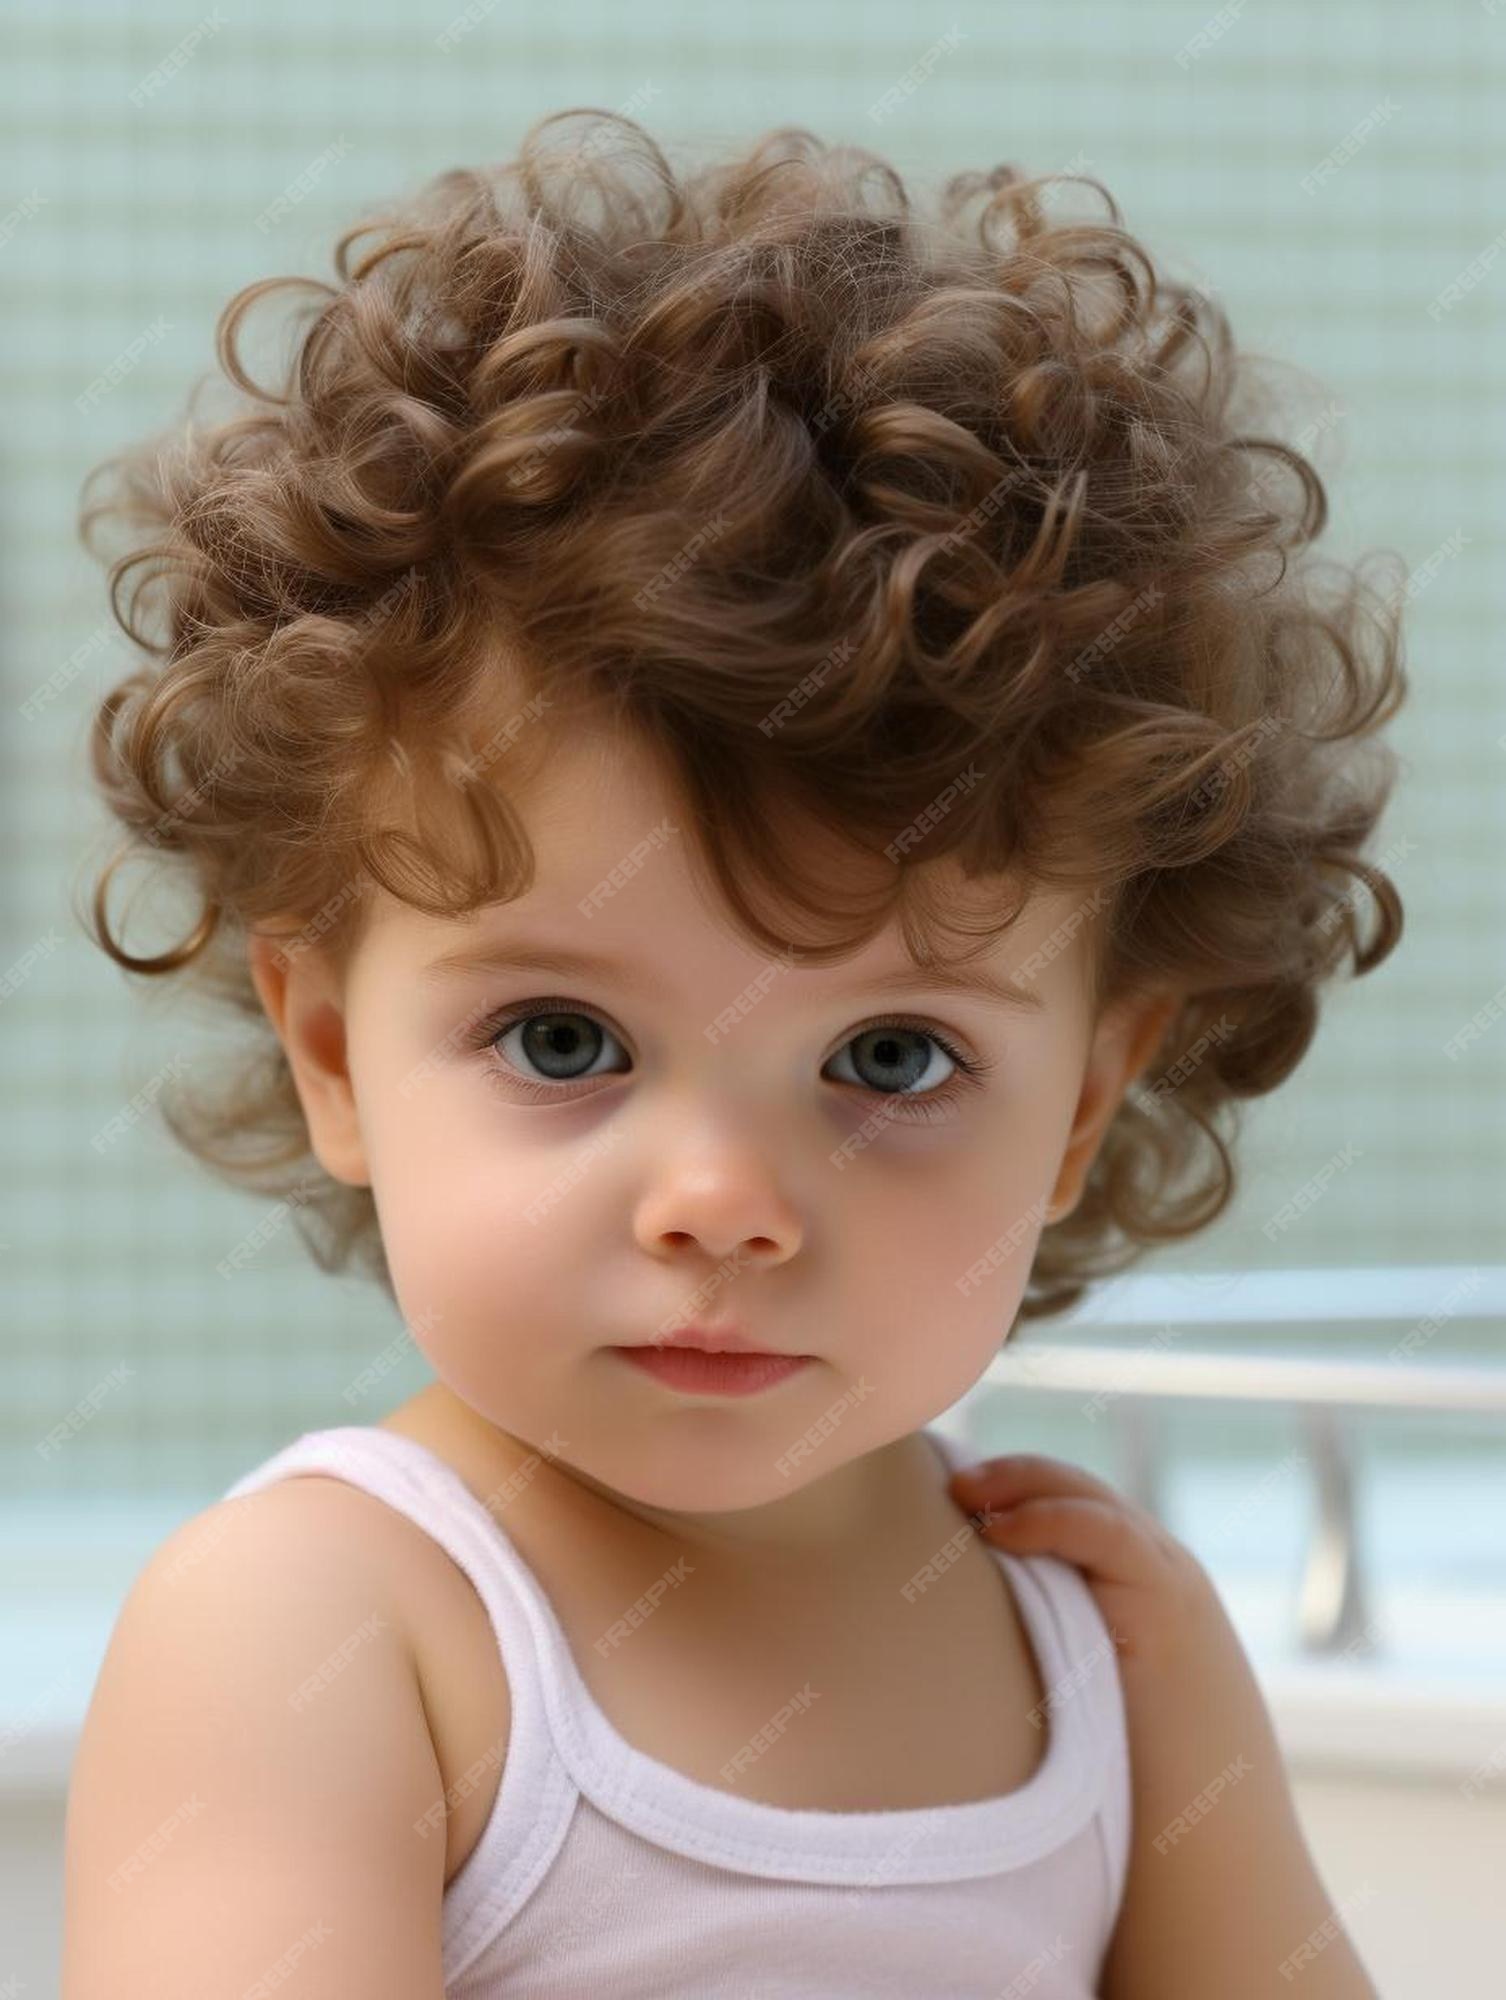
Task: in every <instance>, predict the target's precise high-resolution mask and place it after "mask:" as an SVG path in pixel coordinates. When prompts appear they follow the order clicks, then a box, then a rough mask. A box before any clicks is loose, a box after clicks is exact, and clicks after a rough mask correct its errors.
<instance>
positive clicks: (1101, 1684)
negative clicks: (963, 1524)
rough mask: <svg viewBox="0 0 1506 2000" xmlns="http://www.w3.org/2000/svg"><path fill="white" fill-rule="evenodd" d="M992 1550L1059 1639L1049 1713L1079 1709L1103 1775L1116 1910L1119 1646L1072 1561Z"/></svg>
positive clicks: (1125, 1772)
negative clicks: (1059, 1664)
mask: <svg viewBox="0 0 1506 2000" xmlns="http://www.w3.org/2000/svg"><path fill="white" fill-rule="evenodd" d="M926 1436H927V1437H929V1438H930V1439H931V1440H932V1442H933V1443H934V1444H935V1446H936V1448H937V1451H938V1453H939V1454H940V1456H941V1458H942V1459H943V1460H944V1461H945V1463H946V1465H947V1468H948V1470H949V1471H952V1472H960V1471H961V1470H962V1468H963V1467H964V1466H967V1465H972V1464H976V1463H977V1456H978V1455H977V1454H976V1453H973V1452H970V1451H968V1450H967V1449H965V1448H964V1447H963V1446H962V1445H961V1444H959V1443H958V1442H957V1440H956V1439H954V1438H950V1437H947V1436H946V1435H945V1434H944V1433H943V1432H941V1431H940V1430H938V1429H937V1428H935V1427H934V1426H930V1427H928V1428H927V1430H926ZM989 1547H990V1549H991V1550H992V1553H993V1554H994V1555H995V1556H997V1558H998V1559H999V1561H1000V1563H1001V1564H1002V1565H1003V1567H1004V1569H1005V1571H1006V1572H1007V1573H1008V1576H1009V1579H1010V1582H1011V1583H1012V1584H1013V1585H1014V1588H1015V1593H1016V1596H1017V1597H1024V1596H1026V1595H1029V1596H1030V1597H1032V1598H1033V1599H1034V1601H1035V1603H1036V1604H1037V1606H1038V1607H1039V1608H1040V1609H1041V1610H1042V1611H1043V1612H1044V1615H1045V1616H1046V1618H1047V1619H1048V1620H1049V1623H1050V1626H1051V1628H1052V1630H1053V1632H1054V1634H1055V1636H1056V1641H1057V1645H1056V1652H1057V1655H1058V1657H1059V1658H1060V1659H1061V1660H1063V1661H1065V1662H1066V1670H1065V1672H1063V1673H1062V1674H1060V1675H1059V1676H1058V1678H1057V1680H1056V1681H1055V1682H1053V1684H1052V1685H1051V1686H1050V1687H1048V1688H1047V1690H1046V1707H1047V1712H1048V1714H1049V1715H1050V1716H1051V1718H1052V1719H1053V1721H1054V1720H1055V1719H1057V1718H1058V1717H1059V1716H1060V1713H1061V1709H1062V1707H1063V1706H1064V1705H1065V1704H1067V1703H1076V1704H1078V1705H1079V1706H1080V1708H1081V1711H1082V1719H1083V1722H1084V1724H1085V1726H1086V1732H1087V1735H1088V1737H1089V1740H1090V1742H1091V1743H1092V1745H1093V1761H1094V1763H1095V1765H1096V1768H1097V1770H1098V1772H1099V1773H1100V1774H1101V1777H1102V1798H1101V1807H1100V1811H1101V1820H1102V1826H1103V1837H1104V1847H1105V1856H1104V1858H1105V1866H1106V1869H1107V1874H1108V1890H1109V1898H1110V1904H1109V1906H1110V1908H1111V1909H1116V1910H1117V1909H1118V1907H1119V1904H1120V1900H1121V1898H1122V1896H1123V1893H1124V1886H1125V1882H1126V1880H1127V1878H1128V1874H1129V1858H1130V1838H1131V1830H1132V1829H1131V1795H1132V1781H1131V1769H1130V1748H1129V1727H1128V1718H1127V1716H1126V1713H1125V1707H1124V1686H1123V1683H1122V1681H1121V1680H1120V1677H1119V1652H1118V1648H1117V1646H1116V1645H1115V1643H1114V1637H1113V1634H1112V1632H1111V1631H1110V1629H1109V1624H1108V1620H1107V1619H1106V1618H1105V1617H1104V1615H1103V1612H1102V1610H1101V1609H1100V1608H1099V1604H1098V1600H1097V1598H1096V1597H1094V1595H1093V1593H1092V1591H1091V1590H1090V1589H1089V1587H1088V1582H1087V1579H1086V1577H1084V1575H1083V1573H1082V1571H1081V1570H1080V1569H1078V1568H1077V1567H1076V1565H1075V1564H1073V1563H1069V1562H1064V1561H1063V1560H1062V1559H1061V1558H1060V1557H1059V1556H1051V1555H1033V1556H1022V1555H1011V1554H1010V1552H1009V1551H1008V1550H1007V1549H1000V1548H994V1547H993V1545H992V1544H989ZM1021 1609H1022V1610H1025V1609H1026V1606H1025V1605H1023V1604H1022V1606H1021ZM1031 1622H1032V1623H1033V1622H1034V1621H1033V1620H1032V1621H1031Z"/></svg>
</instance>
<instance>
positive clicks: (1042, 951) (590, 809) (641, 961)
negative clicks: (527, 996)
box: [367, 716, 1093, 997]
mask: <svg viewBox="0 0 1506 2000" xmlns="http://www.w3.org/2000/svg"><path fill="white" fill-rule="evenodd" d="M529 748H530V756H529V757H528V759H526V760H520V762H519V764H518V766H517V768H516V778H515V779H513V782H512V784H511V786H510V789H509V798H510V800H511V802H512V804H513V805H514V807H515V808H516V810H517V812H518V815H519V817H520V819H521V820H522V823H523V826H524V828H525V830H526V832H527V835H528V840H529V844H530V847H531V849H532V852H533V859H534V873H533V880H532V882H531V885H530V886H529V887H528V888H527V889H526V890H525V891H524V892H523V893H522V894H521V895H519V896H518V897H516V898H514V899H512V900H510V901H504V902H498V903H493V904H490V905H488V906H486V907H484V908H482V909H480V910H477V911H474V912H472V913H471V914H470V915H468V916H465V917H461V918H446V917H436V916H432V915H429V914H427V913H425V912H423V911H419V910H415V909H412V908H411V907H409V906H408V905H406V904H404V903H403V902H401V901H400V900H399V899H398V898H396V897H393V896H391V895H389V894H388V893H387V892H385V891H379V892H378V894H377V897H376V900H375V902H374V905H373V909H372V916H371V923H370V926H369V929H368V933H367V936H368V940H369V942H370V944H371V945H372V946H373V947H374V948H375V949H376V950H377V951H378V952H379V953H380V954H381V955H382V956H383V957H384V958H386V959H387V960H388V962H390V961H391V959H392V958H393V957H394V956H395V957H397V958H399V959H401V960H402V961H403V962H404V963H406V964H408V965H414V964H417V965H419V966H427V965H428V964H430V963H431V962H432V961H434V960H435V959H437V958H439V957H441V956H449V955H454V954H457V953H465V952H468V951H471V950H475V951H477V952H484V951H485V950H486V948H488V947H490V946H506V945H509V944H512V943H514V942H517V941H520V940H526V941H527V942H528V943H529V944H539V943H542V944H543V945H544V946H546V947H548V946H551V945H552V946H555V947H558V948H559V949H561V950H564V951H568V950H570V949H572V948H574V949H576V950H579V951H581V952H589V953H590V954H592V955H593V956H596V957H599V958H601V959H610V960H615V961H618V962H620V963H621V964H623V965H624V966H635V967H641V966H647V967H648V968H655V967H656V966H657V969H658V972H659V974H660V978H661V980H662V983H663V984H664V985H665V986H666V987H670V986H674V985H675V984H677V983H678V978H679V975H680V974H681V973H683V972H685V971H686V970H687V969H688V968H689V967H690V966H691V965H692V964H694V965H695V966H696V967H698V968H701V969H703V970H704V971H705V972H706V974H707V976H708V977H709V979H710V980H711V981H712V982H713V983H714V984H719V985H720V986H721V987H722V988H723V989H724V990H731V991H736V990H737V988H738V986H739V985H740V984H742V983H743V982H745V981H746V980H747V979H748V978H749V977H750V976H755V975H756V974H757V973H758V972H759V970H760V969H762V968H766V967H767V966H768V964H769V962H770V953H769V952H768V950H767V949H765V948H763V947H762V946H760V945H759V944H758V943H757V942H756V941H755V940H752V939H750V938H748V937H747V936H746V935H745V934H744V933H743V932H742V931H741V929H740V928H739V927H738V925H737V924H736V922H735V921H734V919H733V916H732V914H731V912H730V911H729V910H727V909H726V908H725V906H724V904H723V902H722V899H721V898H720V897H719V895H718V894H717V892H716V888H715V884H714V880H713V879H712V878H711V877H710V876H709V874H708V872H707V870H706V869H705V867H704V866H703V864H702V856H701V853H700V849H699V843H698V838H697V830H696V827H695V825H694V824H693V822H692V819H691V815H690V813H689V809H688V806H687V802H686V801H685V799H684V798H683V796H682V795H681V793H680V790H679V787H678V785H677V783H676V780H675V773H674V770H673V767H672V765H671V763H670V761H669V760H668V759H667V758H666V757H664V756H662V755H660V754H659V753H657V752H656V750H655V748H654V746H653V745H652V744H651V743H649V742H647V741H645V740H644V738H643V737H642V736H641V734H639V733H637V732H635V731H631V730H626V729H622V728H620V727H619V728H614V727H613V726H612V724H611V723H610V721H608V720H606V719H604V718H602V717H600V716H591V717H588V718H582V719H580V720H574V719H572V721H571V722H570V723H569V724H568V725H566V726H562V727H560V728H558V729H556V730H552V731H551V733H550V740H549V741H548V743H547V747H544V746H542V745H541V743H540V742H539V741H535V742H534V743H532V744H531V745H530V746H529ZM510 778H513V773H512V772H510V771H508V770H506V769H505V768H500V767H499V774H498V781H499V782H506V781H507V780H508V779H510ZM794 844H795V848H796V851H797V853H798V859H799V866H800V867H801V869H802V870H804V871H809V873H810V874H811V876H812V877H813V878H814V879H815V880H816V881H818V882H819V884H820V887H821V890H822V893H823V895H824V896H826V897H829V898H830V900H831V903H832V906H833V907H834V908H840V909H843V910H850V911H851V913H852V917H851V920H850V921H851V924H852V927H854V928H855V927H856V920H857V917H858V913H860V912H861V911H862V910H864V909H871V908H872V907H873V902H874V898H875V897H876V895H878V894H880V893H881V892H882V891H883V890H884V889H886V888H887V887H888V886H889V885H890V884H892V881H893V869H892V866H891V865H890V863H889V862H888V861H887V860H886V859H884V858H883V857H882V856H875V855H873V854H870V853H866V852H864V851H863V850H861V849H860V848H858V847H857V846H856V845H854V844H853V843H852V842H849V841H844V840H843V839H841V838H840V837H839V836H838V835H837V834H836V833H835V832H834V831H833V829H831V828H829V827H826V826H823V825H821V824H819V823H817V822H813V821H812V822H806V821H802V822H801V823H800V824H799V826H798V829H797V830H796V833H795V841H794ZM920 866H921V868H922V870H923V872H924V873H925V874H926V876H927V878H928V885H929V886H930V888H931V890H932V893H933V894H934V895H935V896H936V897H937V899H938V901H939V903H940V904H941V906H942V908H943V909H944V910H945V912H946V915H947V919H948V921H949V922H950V921H954V920H960V921H961V922H962V923H963V924H964V925H965V926H966V929H965V931H962V932H959V933H958V934H955V935H954V934H950V933H948V934H946V935H944V936H942V937H940V938H938V939H937V940H936V941H935V942H934V943H933V944H932V945H931V946H930V947H929V949H930V952H931V953H932V954H933V955H935V956H936V957H939V958H942V959H950V958H953V957H961V956H963V955H967V956H969V957H971V956H974V955H976V959H977V962H978V963H979V964H980V965H983V966H985V967H988V968H992V969H996V970H998V971H999V972H1000V973H1001V974H1002V975H1004V976H1010V977H1012V976H1014V975H1016V974H1017V973H1018V971H1019V970H1020V969H1021V968H1024V969H1025V970H1026V971H1027V973H1028V979H1027V980H1026V981H1025V982H1023V983H1026V984H1029V985H1034V986H1038V987H1039V988H1040V989H1041V990H1042V993H1043V997H1044V996H1046V995H1049V994H1050V993H1051V992H1052V991H1053V990H1059V991H1061V992H1065V991H1066V990H1067V988H1068V987H1069V986H1073V985H1076V984H1078V983H1081V982H1082V981H1084V980H1085V977H1086V958H1087V954H1088V951H1089V950H1090V948H1091V945H1090V940H1091V934H1092V929H1093V924H1092V918H1091V912H1089V913H1088V915H1087V916H1086V917H1085V915H1084V911H1083V898H1082V897H1081V896H1080V895H1073V894H1072V893H1071V892H1069V891H1054V890H1046V889H1044V888H1041V887H1036V888H1033V889H1031V890H1030V891H1029V893H1028V894H1027V895H1026V896H1025V897H1024V900H1023V903H1022V902H1021V883H1020V880H1019V878H1018V877H1015V876H1009V877H1002V876H1000V877H991V878H975V879H973V880H971V881H969V880H968V879H967V878H966V876H965V875H964V873H963V871H962V868H961V866H960V864H959V863H958V862H957V861H956V859H955V857H953V856H950V855H947V856H942V857H940V858H938V859H937V860H936V861H934V862H928V863H922V864H920ZM1016 910H1017V911H1018V914H1017V916H1016V920H1015V921H1014V922H1013V924H1012V925H1010V927H1009V928H1008V929H1007V930H1005V931H1004V932H1002V933H1001V935H999V936H998V937H997V938H995V939H994V940H993V942H992V943H991V944H989V945H988V946H987V947H986V948H980V945H979V943H978V942H977V938H978V934H979V933H980V932H982V931H985V930H987V929H990V928H992V927H994V926H996V925H997V924H998V923H999V922H1000V921H1001V920H1002V919H1003V918H1005V917H1006V916H1008V915H1009V914H1010V912H1011V911H1016ZM792 922H793V925H794V928H793V930H792V936H794V937H800V936H803V935H805V934H806V930H807V925H806V922H805V921H802V920H801V919H800V918H799V917H798V916H797V917H795V918H793V919H792ZM970 940H971V941H970ZM801 959H802V955H801V954H800V953H799V952H798V951H797V952H796V953H795V954H794V955H793V957H792V960H791V965H790V967H787V968H786V969H794V970H797V971H804V972H805V974H806V976H808V977H809V978H811V979H812V980H813V981H817V982H823V983H824V981H825V980H826V979H828V978H829V979H830V980H831V982H832V983H833V984H839V983H845V982H848V981H851V980H852V979H854V978H859V977H862V976H863V975H864V974H865V973H868V972H872V971H877V970H881V969H882V970H892V969H895V968H899V967H906V966H909V965H910V964H911V963H912V962H913V961H912V958H911V953H910V951H909V949H908V947H907V945H906V943H905V938H904V933H903V928H902V924H901V920H900V917H899V915H898V914H897V913H896V914H895V915H894V916H892V917H891V918H890V920H889V921H888V923H886V924H885V926H884V927H883V929H882V930H881V931H880V932H879V933H878V934H877V935H876V936H875V937H873V938H872V939H871V940H869V941H868V942H867V943H866V944H864V945H862V946H860V947H859V948H858V949H857V950H856V951H854V952H852V953H850V954H849V955H848V956H847V957H846V958H843V959H839V960H829V961H827V962H826V964H824V965H812V966H809V967H802V963H801Z"/></svg>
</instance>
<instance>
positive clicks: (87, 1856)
mask: <svg viewBox="0 0 1506 2000" xmlns="http://www.w3.org/2000/svg"><path fill="white" fill-rule="evenodd" d="M319 1484H320V1482H318V1481H307V1480H300V1481H295V1482H290V1484H289V1486H282V1487H272V1488H269V1489H267V1490H266V1491H265V1492H263V1493H256V1494H248V1495H243V1496H240V1497H238V1498H237V1499H234V1500H229V1501H221V1502H219V1503H218V1504H217V1505H215V1506H213V1507H211V1508H208V1509H207V1510H206V1511H205V1512H204V1513H203V1514H201V1515H199V1516H197V1517H196V1518H195V1519H194V1520H192V1521H190V1522H188V1523H186V1524H185V1525H184V1526H183V1527H181V1528H179V1529H178V1530H177V1531H176V1533H175V1534H174V1535H172V1536H171V1537H170V1538H169V1539H168V1541H167V1542H165V1543H164V1544H163V1546H162V1547H161V1548H160V1549H159V1550H158V1551H157V1553H156V1554H155V1555H154V1556H153V1557H152V1559H151V1561H150V1562H149V1563H148V1564H147V1566H146V1567H145V1569H143V1571H142V1572H141V1574H140V1575H139V1576H138V1578H137V1579H136V1582H135V1583H134V1585H133V1586H132V1589H131V1591H130V1594H129V1595H128V1597H127V1599H126V1602H125V1605H124V1607H123V1608H122V1611H121V1613H120V1616H119V1618H118V1620H117V1622H116V1626H115V1629H114V1632H113V1634H112V1637H111V1640H110V1645H109V1649H108V1651H107V1653H106V1656H105V1660H104V1663H103V1665H102V1667H101V1669H100V1675H99V1679H98V1682H97V1684H96V1687H95V1690H94V1695H93V1698H92V1701H91V1703H90V1707H89V1712H88V1716H87V1718H86V1721H85V1725H84V1730H83V1735H82V1738H81V1740H80V1744H79V1749H78V1754H77V1757H76V1759H75V1762H74V1767H73V1773H72V1777H71V1781H70V1785H69V1796H68V1817H67V1836H66V1860H65V1907H64V1919H65V1921H64V1941H63V1980H62V1993H63V2000H204V1996H205V1995H206V1994H209V1993H227V1994H229V1993H234V1994H240V1995H252V1994H261V1993H271V1992H274V1991H278V1990H281V1989H286V1990H288V1991H296V1992H297V1993H298V1994H299V1995H300V1996H301V2000H350V1996H351V1995H353V1994H360V1995H361V1996H362V2000H442V1995H443V1981H442V1972H441V1952H440V1906H441V1897H442V1893H443V1869H444V1847H445V1842H444V1811H443V1799H442V1792H443V1786H442V1783H441V1779H440V1773H439V1768H438V1764H437V1761H436V1759H435V1755H434V1748H433V1744H432V1741H431V1739H430V1736H429V1732H428V1725H427V1722H426V1719H425V1715H424V1710H423V1705H422V1701H421V1698H420V1694H419V1685H418V1678H417V1673H416V1669H415V1666H414V1662H413V1658H412V1653H411V1648H410V1647H409V1645H408V1642H407V1636H406V1633H405V1632H404V1631H403V1629H402V1625H401V1621H400V1620H399V1618H398V1616H397V1613H396V1607H395V1605H394V1604H393V1603H392V1602H390V1601H389V1592H388V1590H387V1589H386V1588H385V1587H384V1585H383V1582H382V1578H381V1574H380V1569H379V1565H378V1564H377V1563H375V1562H374V1561H373V1560H372V1559H371V1553H370V1550H369V1549H367V1550H366V1551H365V1553H364V1556H363V1552H362V1550H361V1548H360V1547H359V1545H358V1538H356V1537H353V1536H352V1534H351V1532H350V1528H351V1516H350V1514H349V1511H348V1509H342V1508H341V1506H340V1503H339V1500H338V1498H335V1499H333V1500H331V1499H330V1497H329V1496H328V1494H327V1493H326V1494H325V1495H321V1494H319V1493H318V1492H317V1491H311V1490H310V1489H311V1488H317V1487H318V1486H319ZM293 1487H297V1488H301V1489H302V1490H301V1491H298V1492H294V1491H292V1490H291V1488H293ZM436 1809H437V1810H436Z"/></svg>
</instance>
